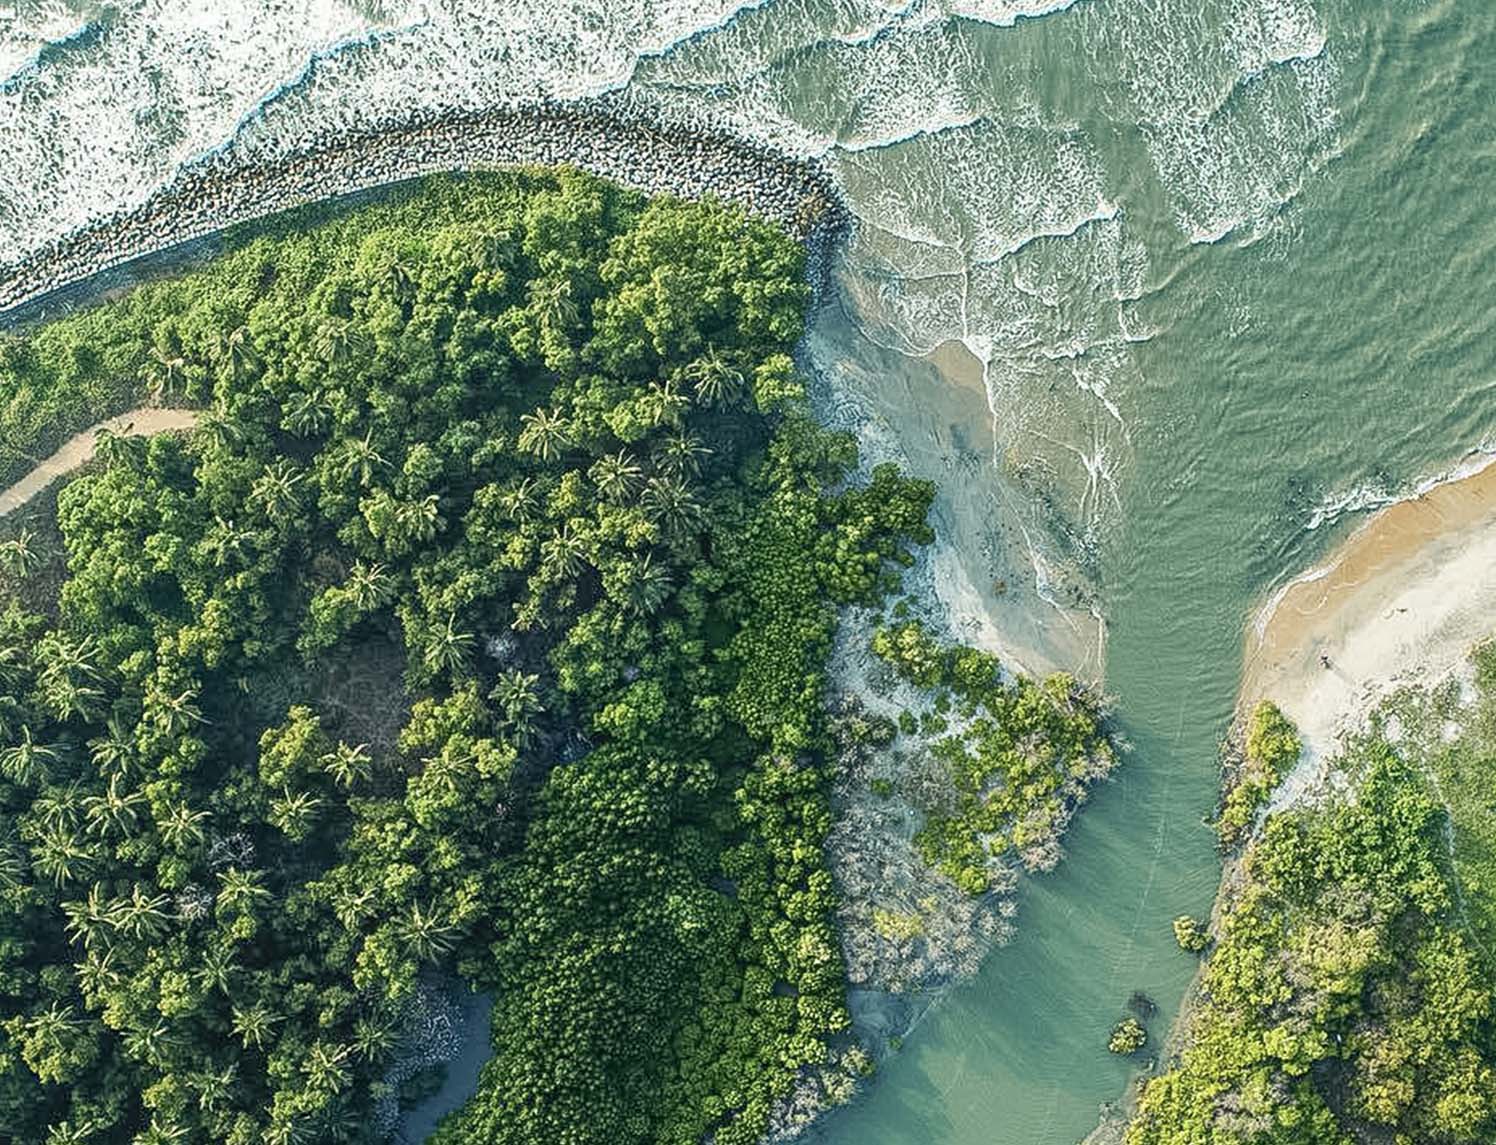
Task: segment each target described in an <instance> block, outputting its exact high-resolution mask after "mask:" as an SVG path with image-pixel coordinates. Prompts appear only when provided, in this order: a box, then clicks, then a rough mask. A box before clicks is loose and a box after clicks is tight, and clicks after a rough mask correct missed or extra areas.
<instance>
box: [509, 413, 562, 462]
mask: <svg viewBox="0 0 1496 1145" xmlns="http://www.w3.org/2000/svg"><path fill="white" fill-rule="evenodd" d="M519 421H520V425H521V426H523V427H524V428H523V429H521V430H520V431H519V447H520V449H522V450H524V451H525V452H526V453H532V454H534V455H535V456H536V457H539V458H540V460H542V461H554V460H555V459H556V458H558V457H560V456H561V455H562V454H563V453H565V452H566V450H567V449H569V448H571V432H570V429H569V427H568V426H567V424H566V419H565V417H563V416H562V414H561V411H560V410H559V409H554V408H553V409H537V410H536V411H535V412H534V413H527V414H524V415H522V416H521V417H520V419H519Z"/></svg>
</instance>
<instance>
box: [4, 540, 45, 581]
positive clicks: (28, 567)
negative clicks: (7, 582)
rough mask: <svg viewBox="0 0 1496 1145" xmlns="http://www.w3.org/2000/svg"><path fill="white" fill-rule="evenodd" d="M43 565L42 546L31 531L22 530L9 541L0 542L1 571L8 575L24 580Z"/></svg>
mask: <svg viewBox="0 0 1496 1145" xmlns="http://www.w3.org/2000/svg"><path fill="white" fill-rule="evenodd" d="M41 565H42V552H41V546H40V545H39V544H38V543H37V540H36V534H35V533H33V532H32V531H31V530H30V529H22V530H21V531H20V532H19V533H17V534H16V535H15V536H14V537H11V538H10V539H9V540H5V541H0V570H3V571H4V572H5V573H6V575H8V576H10V577H12V578H14V579H15V580H24V579H26V578H27V577H29V576H30V575H31V574H32V573H34V572H35V571H36V570H37V569H39V568H41Z"/></svg>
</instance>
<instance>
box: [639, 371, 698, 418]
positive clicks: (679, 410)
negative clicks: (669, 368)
mask: <svg viewBox="0 0 1496 1145" xmlns="http://www.w3.org/2000/svg"><path fill="white" fill-rule="evenodd" d="M640 402H641V404H642V405H643V407H644V410H645V413H646V414H647V415H648V417H649V422H650V424H651V425H653V426H662V425H669V426H673V427H674V428H676V429H679V428H680V426H681V422H682V420H683V419H684V418H685V414H686V407H687V406H689V405H690V404H691V403H690V401H689V400H687V398H686V396H685V395H684V394H682V393H681V392H680V390H679V388H677V386H676V384H675V383H674V382H655V383H654V384H653V385H651V386H650V387H649V388H648V389H647V390H645V391H644V393H643V394H642V395H640Z"/></svg>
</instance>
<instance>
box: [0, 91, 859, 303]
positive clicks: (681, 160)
mask: <svg viewBox="0 0 1496 1145" xmlns="http://www.w3.org/2000/svg"><path fill="white" fill-rule="evenodd" d="M557 166H572V167H577V168H580V169H582V170H585V171H588V172H590V173H592V174H594V175H598V176H601V177H603V178H606V179H609V180H611V181H613V182H615V183H618V184H620V185H621V186H624V187H628V188H630V189H632V190H636V191H641V192H644V193H646V194H651V195H653V194H671V195H675V196H677V197H680V198H685V199H694V198H703V197H706V196H708V195H713V196H716V197H717V198H720V199H723V200H725V201H727V202H732V203H735V204H737V205H739V206H742V207H744V208H745V209H746V210H748V211H749V212H750V213H752V214H755V215H758V216H760V217H762V218H765V219H768V220H770V221H772V222H776V223H779V224H780V225H781V226H783V227H785V229H786V230H788V231H789V232H790V233H791V234H792V235H794V237H795V238H797V239H799V240H800V241H802V242H804V243H805V244H806V245H807V248H808V251H809V260H808V264H807V267H806V273H807V278H808V279H809V280H810V283H811V287H812V289H813V291H815V292H816V294H817V295H819V294H820V292H821V289H822V286H823V282H824V279H825V277H826V274H827V271H828V270H829V257H828V252H829V249H830V247H832V246H833V245H834V243H835V240H836V239H837V238H838V237H839V236H840V234H841V232H842V231H843V230H844V229H845V228H846V227H847V226H848V225H849V221H850V215H849V213H848V212H847V210H846V208H845V206H844V205H843V202H842V198H841V195H840V193H839V191H838V190H837V188H836V186H835V184H834V182H833V181H832V179H831V177H830V175H829V173H827V172H826V171H825V170H824V168H823V167H822V166H821V165H820V164H819V163H817V162H816V161H814V160H811V159H798V158H795V157H792V156H789V155H786V154H782V153H779V152H776V151H773V150H771V149H769V148H765V147H762V146H759V145H756V144H752V143H750V142H748V141H746V140H744V139H741V138H739V137H737V136H734V135H731V134H729V133H728V132H726V131H723V130H720V129H718V128H716V127H714V126H713V125H711V124H710V123H701V124H688V123H684V122H661V121H654V120H651V119H648V118H646V117H645V116H643V115H641V114H639V113H637V112H634V111H630V110H628V109H626V108H624V107H622V106H620V104H619V101H617V100H609V99H607V98H599V99H592V100H586V101H578V102H568V103H537V104H532V105H527V106H522V107H513V108H497V109H492V110H488V111H484V112H481V113H467V112H461V113H458V112H453V113H448V114H441V115H418V116H413V117H411V118H410V119H408V120H404V121H401V122H396V123H390V124H387V125H384V126H382V127H379V128H375V129H371V130H367V131H359V132H353V133H349V134H346V135H342V136H338V137H335V138H332V139H330V140H325V141H322V142H321V143H319V144H313V145H309V146H307V147H306V148H304V149H302V150H301V151H299V152H297V153H295V154H293V155H291V156H289V157H288V158H286V159H283V160H278V161H274V162H269V163H265V162H260V161H258V160H255V159H253V158H252V157H241V156H240V155H239V154H238V152H236V151H235V150H234V148H233V147H232V145H231V146H230V147H228V148H226V149H225V150H223V151H220V152H217V153H215V154H212V155H210V156H208V157H206V158H204V159H202V160H200V161H199V162H198V163H197V164H195V165H194V166H191V167H187V168H184V169H183V170H181V171H180V172H178V174H177V176H176V178H175V179H173V181H172V182H171V183H169V184H168V185H167V186H166V187H164V188H163V189H162V190H160V191H158V192H156V193H155V194H154V195H152V196H151V198H150V199H148V200H147V201H146V202H145V203H144V204H142V205H141V206H140V207H138V208H134V209H131V210H128V211H121V212H117V213H115V214H113V215H108V216H105V217H103V218H101V219H99V220H98V221H96V222H95V223H93V224H91V225H89V226H87V227H84V228H82V229H80V230H76V231H73V232H71V233H70V234H68V235H66V236H64V237H62V238H59V239H56V240H54V241H52V242H50V243H48V244H46V245H44V246H42V247H40V248H38V249H36V250H34V251H31V252H29V253H27V254H24V255H22V256H21V257H20V258H18V259H16V260H15V261H13V262H11V263H8V264H0V320H5V321H7V322H12V321H25V320H27V319H28V318H29V317H43V316H46V314H45V311H46V309H47V306H46V304H47V302H48V300H49V299H52V298H53V297H54V296H56V295H58V294H59V293H60V292H68V293H71V292H74V291H76V289H77V288H78V287H79V286H80V285H82V284H84V283H85V282H86V281H87V280H89V279H93V278H96V277H97V276H100V275H103V274H106V273H108V272H111V271H118V270H119V269H120V268H122V267H125V266H126V265H127V264H131V263H136V262H138V261H140V260H142V259H145V258H155V257H160V256H162V255H168V254H169V253H170V252H173V251H177V250H180V249H182V248H187V247H188V246H189V244H192V243H195V242H200V241H202V240H204V239H207V238H209V237H210V236H214V235H217V234H219V233H221V232H223V231H226V230H229V229H231V228H233V227H236V226H239V225H241V224H244V223H249V222H253V221H255V220H258V219H263V218H266V217H267V216H270V215H274V214H278V213H280V212H282V211H286V210H290V209H293V208H295V207H301V206H306V205H309V204H312V203H322V202H328V201H335V200H339V199H343V198H345V197H348V196H353V195H358V194H361V193H365V192H369V191H374V190H376V189H379V188H383V187H388V186H393V185H396V184H399V183H404V182H407V181H409V180H412V179H416V178H420V177H421V176H424V175H432V174H438V173H443V172H454V171H475V170H489V169H496V168H515V167H557Z"/></svg>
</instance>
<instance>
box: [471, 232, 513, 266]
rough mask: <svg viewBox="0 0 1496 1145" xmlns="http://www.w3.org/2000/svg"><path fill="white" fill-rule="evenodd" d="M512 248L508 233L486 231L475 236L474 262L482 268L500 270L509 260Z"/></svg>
mask: <svg viewBox="0 0 1496 1145" xmlns="http://www.w3.org/2000/svg"><path fill="white" fill-rule="evenodd" d="M510 249H511V248H510V243H509V238H508V236H507V235H501V234H498V233H497V232H495V231H484V232H483V233H482V234H480V235H476V236H474V238H473V262H474V264H475V265H476V266H477V267H478V268H479V269H480V270H488V271H493V270H499V269H501V268H502V267H503V266H504V265H505V263H506V262H507V261H508V256H509V252H510Z"/></svg>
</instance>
